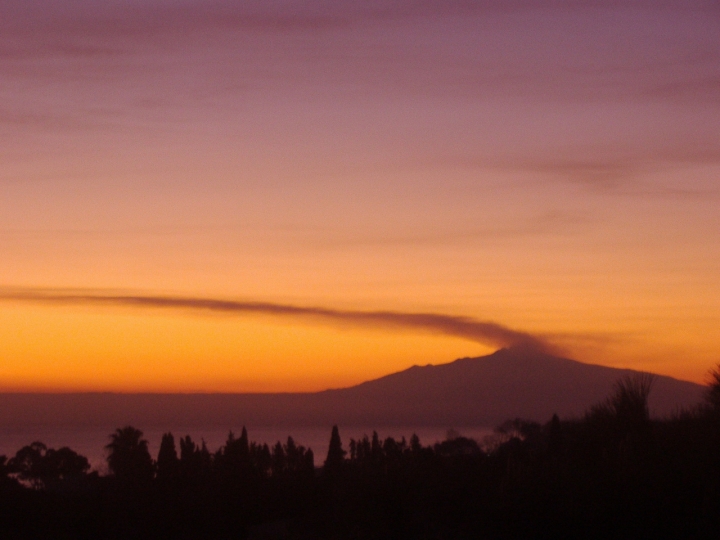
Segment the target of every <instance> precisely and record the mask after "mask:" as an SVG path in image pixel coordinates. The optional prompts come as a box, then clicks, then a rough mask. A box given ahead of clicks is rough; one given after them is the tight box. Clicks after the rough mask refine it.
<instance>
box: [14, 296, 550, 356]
mask: <svg viewBox="0 0 720 540" xmlns="http://www.w3.org/2000/svg"><path fill="white" fill-rule="evenodd" d="M0 301H10V302H27V303H41V304H50V305H52V304H55V305H89V306H107V307H112V306H115V307H126V308H156V309H168V310H185V311H194V312H215V313H225V314H235V315H271V316H276V317H284V318H291V319H316V320H319V321H322V322H326V323H330V324H341V325H350V326H357V327H366V328H367V327H371V328H394V329H403V330H411V331H412V330H416V331H421V332H431V333H437V334H443V335H447V336H453V337H459V338H464V339H468V340H470V341H475V342H477V343H482V344H483V345H490V346H496V347H522V348H527V349H531V350H536V351H542V352H552V353H557V352H558V349H557V348H556V347H555V346H553V345H552V344H551V343H550V342H548V341H547V340H545V339H544V338H542V337H539V336H535V335H532V334H530V333H527V332H522V331H519V330H513V329H511V328H508V327H506V326H503V325H501V324H499V323H496V322H491V321H480V320H477V319H473V318H470V317H460V316H454V315H446V314H442V313H406V312H398V311H354V310H340V309H331V308H323V307H312V306H311V307H308V306H296V305H291V304H277V303H272V302H242V301H235V300H223V299H218V298H196V297H183V296H155V295H138V294H103V293H98V292H94V291H75V290H70V291H67V290H47V289H23V288H5V289H0Z"/></svg>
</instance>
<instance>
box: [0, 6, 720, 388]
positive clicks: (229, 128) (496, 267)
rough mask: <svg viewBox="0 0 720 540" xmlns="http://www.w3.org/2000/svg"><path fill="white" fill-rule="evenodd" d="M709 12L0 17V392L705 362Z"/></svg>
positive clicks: (714, 102) (448, 10)
mask: <svg viewBox="0 0 720 540" xmlns="http://www.w3.org/2000/svg"><path fill="white" fill-rule="evenodd" d="M718 36H720V4H719V3H718V2H717V1H716V0H689V1H683V2H662V1H639V2H632V1H624V2H613V1H603V2H600V1H580V0H577V1H571V0H567V1H563V0H557V1H550V0H538V1H525V2H523V1H504V2H501V1H490V0H487V1H481V0H477V1H473V0H447V1H434V0H417V1H410V0H397V1H390V0H368V1H364V2H355V1H348V0H334V1H302V2H300V1H291V0H276V1H262V2H261V1H240V0H234V1H231V0H203V1H200V0H174V1H170V0H108V1H103V2H96V1H90V0H62V1H61V0H4V1H3V2H2V3H0V391H61V392H65V391H119V392H148V391H149V392H266V391H314V390H322V389H325V388H331V387H333V388H334V387H343V386H349V385H352V384H356V383H359V382H362V381H364V380H368V379H371V378H375V377H379V376H382V375H385V374H388V373H392V372H395V371H399V370H401V369H405V368H407V367H410V366H412V365H414V364H420V365H424V364H428V363H433V364H438V363H444V362H449V361H452V360H453V359H455V358H459V357H467V356H480V355H483V354H488V353H490V352H492V351H493V350H495V349H497V348H499V347H506V346H513V345H521V346H528V347H532V348H536V349H541V350H544V351H546V352H550V353H553V354H559V355H562V356H565V357H570V358H574V359H577V360H580V361H583V362H589V363H596V364H602V365H607V366H614V367H629V368H633V369H638V370H644V371H652V372H657V373H662V374H666V375H670V376H674V377H677V378H681V379H687V380H692V381H696V382H704V381H706V377H707V372H708V370H709V369H711V368H713V367H715V366H716V365H717V363H718V362H720V350H719V349H720V346H719V345H718V344H719V343H720V279H718V277H719V276H720V211H718V209H719V208H720V207H719V203H720V40H719V39H718Z"/></svg>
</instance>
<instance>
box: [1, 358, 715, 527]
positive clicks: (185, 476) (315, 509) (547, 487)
mask: <svg viewBox="0 0 720 540" xmlns="http://www.w3.org/2000/svg"><path fill="white" fill-rule="evenodd" d="M712 378H713V379H712V383H711V384H710V385H709V386H708V391H707V395H706V399H705V401H704V403H703V404H701V405H700V406H698V407H696V408H694V409H692V410H686V411H679V412H678V413H677V414H676V415H674V416H673V417H671V418H667V419H663V420H653V419H651V418H650V415H649V411H648V395H649V393H650V392H651V389H652V378H651V377H649V376H645V375H641V376H637V377H634V378H628V379H623V380H621V381H618V382H617V384H616V386H615V388H614V391H613V393H612V394H611V395H610V396H609V397H608V398H607V399H606V400H605V401H604V402H602V403H599V404H597V405H596V406H594V407H592V408H590V410H588V411H587V412H586V414H585V415H584V416H583V417H581V418H576V419H560V418H558V417H557V416H553V417H552V418H551V419H549V420H548V421H547V422H545V423H544V424H541V423H537V422H532V421H526V420H522V419H513V420H509V421H507V422H505V423H504V424H503V425H501V426H498V427H497V428H496V430H495V433H494V435H493V437H492V438H491V439H490V440H486V441H481V442H480V443H479V442H478V441H475V440H472V439H469V438H465V437H462V436H461V435H459V434H458V433H449V434H448V437H447V439H446V440H444V441H442V442H437V443H435V444H432V445H427V446H424V445H423V444H422V443H421V441H420V440H419V438H418V437H417V436H416V435H413V436H412V437H411V438H410V440H405V438H402V439H399V440H398V439H395V438H392V437H388V438H385V439H381V438H380V437H379V436H378V434H377V433H376V432H374V433H372V435H370V436H364V437H362V438H359V439H351V440H349V441H348V442H347V444H343V441H342V438H341V434H340V430H339V429H338V427H337V426H334V427H333V428H332V430H331V434H330V444H329V448H328V453H327V455H326V456H325V459H324V460H323V461H322V463H320V464H317V465H316V463H315V457H314V455H313V452H312V450H311V449H309V448H305V447H303V446H302V445H298V444H296V443H295V441H294V440H293V438H292V437H288V439H287V440H286V441H285V442H277V443H276V444H275V445H272V446H271V445H268V444H260V443H256V442H252V441H250V440H249V437H248V433H247V431H246V430H245V429H244V428H243V430H242V432H241V434H240V436H239V437H238V436H236V435H234V434H233V433H232V432H231V433H230V434H229V435H228V438H227V440H226V442H225V444H224V445H223V446H222V447H221V448H219V449H218V450H216V451H214V452H211V451H210V450H209V449H208V448H207V446H206V445H205V443H204V442H202V441H200V443H197V442H195V441H193V440H192V439H191V437H190V436H185V437H182V438H180V439H178V440H177V444H176V439H175V437H174V435H173V434H172V433H166V434H164V435H163V436H162V440H161V444H160V448H159V451H158V454H157V456H156V457H154V458H153V456H151V454H150V452H149V450H148V442H147V440H145V439H144V438H143V433H142V432H141V431H140V430H138V429H136V428H134V427H132V426H126V427H123V428H119V429H117V430H116V431H115V432H114V433H112V434H111V435H110V437H109V443H108V445H107V446H106V450H107V464H108V471H109V473H108V474H107V475H100V474H98V473H97V472H91V471H90V465H89V463H88V460H87V459H86V458H85V457H83V456H81V455H79V454H77V453H76V452H74V451H73V450H71V449H70V448H60V449H57V450H56V449H51V448H47V447H46V446H45V445H44V444H43V443H41V442H34V443H32V444H30V445H28V446H25V447H23V448H21V449H20V450H18V452H17V453H16V454H15V455H14V456H13V457H11V458H9V459H8V458H6V457H5V456H1V457H0V537H2V538H58V539H62V538H68V539H69V538H72V539H82V538H88V539H90V538H93V539H96V538H102V539H125V538H127V539H130V538H137V539H142V538H153V539H159V538H168V539H169V538H204V539H229V538H256V539H257V538H278V539H280V538H327V539H331V538H347V539H352V538H358V539H360V538H418V539H436V538H437V539H440V538H458V539H461V538H468V539H469V538H489V539H494V538H497V539H500V538H563V537H564V538H598V539H600V538H609V537H618V538H717V535H718V531H719V530H720V370H718V371H714V372H712Z"/></svg>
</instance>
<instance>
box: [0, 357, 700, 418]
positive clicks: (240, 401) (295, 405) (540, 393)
mask: <svg viewBox="0 0 720 540" xmlns="http://www.w3.org/2000/svg"><path fill="white" fill-rule="evenodd" d="M634 373H637V372H633V371H630V370H620V369H613V368H607V367H602V366H596V365H587V364H582V363H579V362H575V361H573V360H567V359H562V358H557V357H553V356H549V355H545V354H540V353H536V352H529V351H527V350H523V349H502V350H500V351H498V352H496V353H494V354H491V355H489V356H485V357H481V358H463V359H460V360H456V361H455V362H452V363H449V364H443V365H437V366H424V367H420V366H414V367H412V368H410V369H407V370H405V371H402V372H399V373H394V374H391V375H388V376H386V377H383V378H381V379H376V380H372V381H368V382H366V383H363V384H360V385H358V386H354V387H351V388H345V389H338V390H327V391H324V392H317V393H291V394H93V393H89V394H0V427H4V428H18V427H23V426H25V427H27V426H34V427H41V426H43V425H47V426H52V427H53V428H57V427H58V426H63V425H65V426H77V427H80V426H82V427H84V428H90V427H98V428H103V429H107V428H112V427H113V426H114V427H119V426H123V425H126V424H132V425H135V426H137V427H140V428H142V429H165V428H169V427H171V426H177V425H181V426H187V427H193V426H194V427H198V428H203V429H208V428H231V427H233V426H241V425H247V426H250V427H288V428H291V427H298V428H300V427H308V426H320V427H322V426H331V425H332V424H340V425H343V426H370V427H373V426H378V427H380V426H442V427H461V426H475V427H478V426H494V425H496V424H498V423H500V422H502V421H503V420H506V419H512V418H516V417H521V418H526V419H531V420H536V421H540V422H545V421H547V420H549V419H550V417H551V416H552V415H553V414H556V413H557V414H558V415H560V416H561V417H563V418H567V417H577V416H580V415H582V414H583V413H584V412H585V411H586V410H587V409H588V408H589V407H590V406H592V405H594V404H596V403H598V402H600V401H602V400H603V399H605V398H607V397H608V395H609V394H610V393H611V391H612V388H613V385H614V383H615V382H616V381H618V380H619V379H621V378H623V377H626V376H629V375H633V374H634ZM703 392H704V387H703V386H700V385H697V384H694V383H691V382H687V381H679V380H676V379H672V378H669V377H662V376H657V377H656V378H655V383H654V386H653V390H652V393H651V396H650V408H651V413H652V414H653V416H655V417H658V416H667V415H669V414H672V413H673V412H676V411H678V410H679V409H680V408H683V407H692V406H695V405H697V404H698V403H699V402H700V400H701V399H702V395H703Z"/></svg>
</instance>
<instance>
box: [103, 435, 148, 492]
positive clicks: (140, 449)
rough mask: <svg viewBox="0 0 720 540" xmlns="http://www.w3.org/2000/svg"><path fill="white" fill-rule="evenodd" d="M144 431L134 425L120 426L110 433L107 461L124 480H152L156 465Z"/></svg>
mask: <svg viewBox="0 0 720 540" xmlns="http://www.w3.org/2000/svg"><path fill="white" fill-rule="evenodd" d="M142 436H143V433H142V431H140V430H139V429H135V428H134V427H132V426H126V427H124V428H118V429H117V430H116V431H115V433H113V434H112V435H110V443H109V444H108V445H107V446H106V447H105V449H106V450H108V457H107V463H108V467H109V468H110V472H111V473H112V474H113V475H114V476H115V478H117V479H118V480H121V481H123V482H130V483H143V482H149V481H150V480H152V477H153V473H154V470H153V469H154V467H153V460H152V458H151V457H150V452H149V451H148V442H147V441H146V440H145V439H143V438H142Z"/></svg>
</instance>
